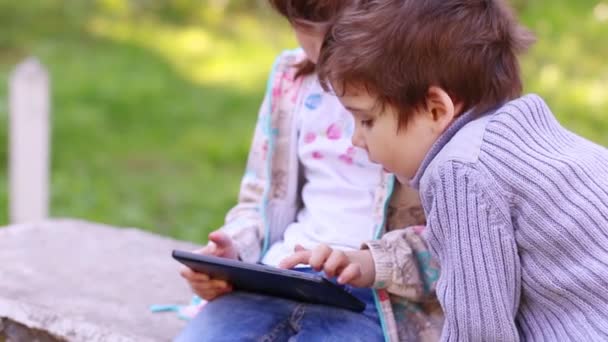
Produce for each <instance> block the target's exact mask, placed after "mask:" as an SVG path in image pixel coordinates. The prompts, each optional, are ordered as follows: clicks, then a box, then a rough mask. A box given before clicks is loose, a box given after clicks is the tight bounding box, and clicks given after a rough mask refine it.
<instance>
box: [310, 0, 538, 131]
mask: <svg viewBox="0 0 608 342" xmlns="http://www.w3.org/2000/svg"><path fill="white" fill-rule="evenodd" d="M533 42H534V36H533V35H532V34H531V33H530V32H529V31H528V30H526V29H525V28H523V27H522V26H521V25H520V24H519V23H518V21H517V19H516V18H515V15H514V14H513V12H512V10H511V8H510V7H509V6H508V5H507V4H506V3H505V2H504V1H502V0H369V1H363V2H362V3H361V4H360V5H359V6H357V7H356V8H350V9H349V10H346V11H344V12H343V13H342V14H341V16H340V18H339V19H338V20H337V21H336V22H335V23H334V25H333V28H332V31H331V33H330V34H329V35H328V37H327V39H326V41H325V43H324V46H323V48H322V51H321V55H320V57H319V63H318V65H317V68H318V72H319V76H320V77H321V80H322V81H323V83H324V86H325V88H328V87H327V82H328V81H329V82H332V83H335V82H337V83H336V84H337V85H338V86H341V87H340V88H341V89H342V90H345V89H347V88H348V87H349V86H363V87H365V89H367V90H368V91H369V92H370V93H373V94H375V95H377V96H378V98H379V104H381V105H386V104H389V105H392V106H395V107H396V109H397V110H398V113H399V118H398V119H399V123H400V126H404V125H406V124H407V121H408V118H409V117H410V116H411V115H412V113H413V112H414V111H415V110H416V109H418V108H420V106H422V107H424V106H425V103H426V102H425V100H426V96H427V92H428V89H429V87H431V86H439V87H441V88H442V89H444V90H445V91H446V92H447V93H448V94H449V95H450V96H451V97H452V100H454V101H461V102H462V103H463V105H464V110H465V111H466V110H468V109H471V108H474V110H475V112H476V113H477V114H480V113H482V112H485V111H487V110H489V109H491V108H493V107H495V106H497V105H498V104H500V103H502V102H503V101H506V100H510V99H513V98H516V97H518V96H520V95H521V92H522V81H521V77H520V67H519V61H518V58H517V56H518V54H520V53H522V52H524V51H525V50H526V49H527V48H528V47H529V46H530V45H531V44H532V43H533Z"/></svg>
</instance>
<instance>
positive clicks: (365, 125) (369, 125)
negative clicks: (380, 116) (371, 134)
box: [361, 120, 374, 127]
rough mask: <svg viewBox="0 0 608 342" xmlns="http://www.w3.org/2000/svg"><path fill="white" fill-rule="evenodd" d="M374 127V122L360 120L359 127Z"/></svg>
mask: <svg viewBox="0 0 608 342" xmlns="http://www.w3.org/2000/svg"><path fill="white" fill-rule="evenodd" d="M373 125H374V120H361V126H363V127H372V126H373Z"/></svg>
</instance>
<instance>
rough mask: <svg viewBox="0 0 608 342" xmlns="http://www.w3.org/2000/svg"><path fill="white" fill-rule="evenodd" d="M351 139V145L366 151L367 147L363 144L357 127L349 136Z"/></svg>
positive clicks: (363, 141)
mask: <svg viewBox="0 0 608 342" xmlns="http://www.w3.org/2000/svg"><path fill="white" fill-rule="evenodd" d="M351 141H352V144H353V146H355V147H358V148H361V149H364V150H366V151H367V147H366V146H365V140H364V139H363V136H362V135H361V134H360V133H359V130H358V129H356V130H355V132H354V133H353V137H352V138H351Z"/></svg>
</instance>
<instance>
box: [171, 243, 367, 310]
mask: <svg viewBox="0 0 608 342" xmlns="http://www.w3.org/2000/svg"><path fill="white" fill-rule="evenodd" d="M173 258H174V259H176V260H177V261H179V262H181V263H182V264H184V265H186V266H188V267H189V268H191V269H192V270H194V271H197V272H200V273H205V274H208V275H209V276H211V277H212V278H216V279H221V280H225V281H227V282H229V283H230V284H232V287H233V288H234V289H235V290H240V291H247V292H255V293H261V294H265V295H268V296H274V297H282V298H287V299H292V300H296V301H300V302H307V303H312V304H322V305H329V306H335V307H339V308H343V309H347V310H351V311H357V312H361V311H363V310H365V303H363V302H361V301H360V300H359V299H357V298H356V297H355V296H353V295H352V294H350V293H348V292H347V291H346V290H345V289H344V288H343V287H342V286H339V285H337V284H334V283H332V282H331V281H329V280H327V279H325V278H324V277H322V276H320V275H317V274H309V273H304V272H298V271H294V270H285V269H281V268H276V267H271V266H265V265H261V264H251V263H246V262H242V261H238V260H233V259H226V258H218V257H214V256H209V255H201V254H195V253H190V252H184V251H178V250H174V251H173Z"/></svg>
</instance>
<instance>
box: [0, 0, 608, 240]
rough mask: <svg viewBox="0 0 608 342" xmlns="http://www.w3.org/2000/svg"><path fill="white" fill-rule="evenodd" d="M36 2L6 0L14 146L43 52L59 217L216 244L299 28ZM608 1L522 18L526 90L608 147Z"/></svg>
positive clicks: (3, 105)
mask: <svg viewBox="0 0 608 342" xmlns="http://www.w3.org/2000/svg"><path fill="white" fill-rule="evenodd" d="M133 2H136V1H133ZM186 2H187V1H186ZM519 2H520V3H523V1H519ZM26 3H27V4H26ZM33 3H34V2H14V1H12V0H0V22H2V24H0V25H2V26H3V27H2V29H0V141H4V142H6V141H7V119H8V118H7V116H8V113H7V111H8V109H7V98H6V95H7V80H8V77H9V74H10V71H11V70H12V68H13V67H14V65H15V64H16V63H17V62H19V61H20V60H22V59H23V58H24V57H25V56H28V55H34V56H37V57H38V58H40V60H41V61H42V62H43V64H45V65H46V66H47V67H48V69H49V71H50V75H51V79H52V86H53V88H52V92H53V93H52V101H53V138H52V139H53V147H52V148H53V150H52V215H53V216H58V217H77V218H83V219H87V220H92V221H99V222H104V223H108V224H113V225H119V226H136V227H140V228H142V229H146V230H149V231H153V232H158V233H161V234H165V235H170V236H173V237H177V238H181V239H188V240H194V241H199V242H203V241H204V240H205V238H206V234H207V232H208V231H209V230H212V229H214V228H216V227H218V226H219V225H221V223H222V221H223V216H224V214H225V211H226V210H227V209H228V208H229V207H230V206H231V205H233V204H234V201H235V198H236V193H237V190H238V184H239V181H240V177H241V172H242V169H243V167H244V164H245V157H246V154H247V150H248V147H249V143H250V139H251V133H252V127H253V123H254V121H255V117H256V115H257V110H258V106H259V104H260V101H261V98H262V95H263V91H264V85H265V79H266V75H267V73H268V71H269V68H270V66H271V64H272V62H273V59H274V56H275V55H276V54H277V53H278V52H279V51H281V50H282V49H283V48H286V47H294V46H295V45H294V41H293V39H292V38H291V37H290V34H289V31H288V29H287V26H286V25H285V24H284V23H282V22H281V21H280V20H278V19H277V18H275V17H274V16H273V15H272V14H271V13H269V12H268V11H267V10H264V9H255V8H254V9H248V10H247V11H243V10H241V11H237V10H229V11H228V12H222V10H221V9H219V8H214V7H212V6H211V5H206V7H205V6H202V7H201V6H199V7H200V8H198V7H197V11H189V12H188V11H182V12H179V11H176V12H175V13H173V12H171V11H163V12H162V13H163V15H162V16H161V15H159V13H160V12H159V11H160V10H159V9H155V10H154V9H152V10H150V9H145V8H144V10H141V11H140V12H138V13H137V15H134V14H133V13H129V12H128V11H127V10H126V9H125V2H124V0H105V1H98V2H97V5H95V6H93V5H91V4H89V3H88V2H79V1H60V0H41V1H40V2H38V3H37V4H33ZM141 3H146V2H145V1H142V2H141ZM175 3H184V1H182V2H180V1H175ZM205 3H206V2H205ZM605 4H606V5H598V2H597V1H577V2H574V1H568V0H552V1H549V0H534V1H527V2H525V4H524V5H523V6H521V9H520V10H521V13H522V18H523V19H524V21H525V22H526V23H527V24H528V25H529V26H530V27H532V28H533V30H534V31H535V32H536V33H537V34H538V37H539V42H538V44H537V45H536V47H535V48H534V49H533V50H532V51H531V53H530V55H529V56H527V57H526V59H525V61H524V73H525V78H526V84H527V86H526V90H527V91H533V92H537V93H539V94H541V95H542V96H544V97H545V98H546V99H547V101H548V102H549V104H550V105H551V106H552V108H553V109H554V111H555V112H556V114H557V115H558V116H559V117H560V119H561V120H562V122H563V123H564V124H565V125H567V126H568V127H570V128H572V129H574V130H575V131H576V132H578V133H580V134H581V135H583V136H586V137H588V138H590V139H592V140H594V141H596V142H599V143H601V144H603V145H608V65H607V64H606V63H605V56H608V44H606V43H605V41H606V36H607V35H608V19H603V18H606V17H608V14H607V13H606V12H608V9H606V8H608V7H605V6H608V3H605ZM175 8H177V9H179V6H178V7H175ZM184 12H187V15H184ZM167 13H168V14H172V13H173V14H174V15H173V16H172V15H168V14H167ZM6 150H7V149H6V146H5V145H2V148H0V224H6V223H7V222H8V218H7V207H8V203H7V183H6V167H7V165H6V160H7V154H6Z"/></svg>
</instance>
